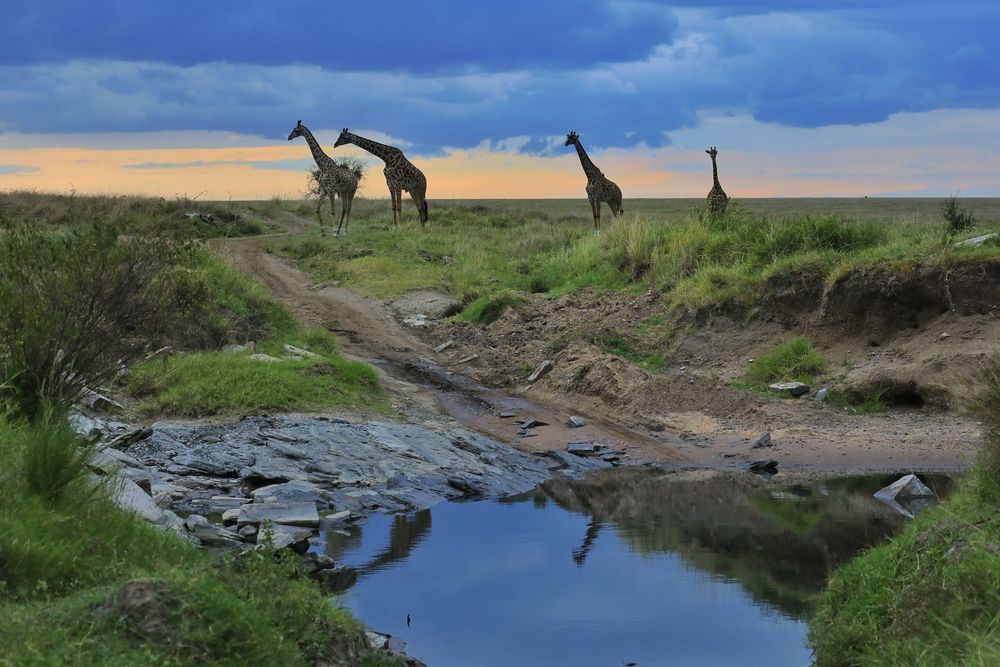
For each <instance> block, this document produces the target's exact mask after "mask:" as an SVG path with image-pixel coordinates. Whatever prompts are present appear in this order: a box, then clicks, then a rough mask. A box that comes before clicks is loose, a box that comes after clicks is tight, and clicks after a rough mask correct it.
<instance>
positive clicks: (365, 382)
mask: <svg viewBox="0 0 1000 667" xmlns="http://www.w3.org/2000/svg"><path fill="white" fill-rule="evenodd" d="M311 341H312V342H311V344H310V342H309V340H307V341H306V342H299V341H298V340H295V341H294V342H295V343H297V346H305V347H307V348H308V349H310V351H313V352H314V353H318V354H320V355H321V358H320V359H312V358H304V359H301V360H298V361H284V360H283V361H278V362H267V361H257V360H254V359H250V353H249V352H245V353H227V352H199V353H191V354H185V355H180V356H173V357H171V358H169V359H167V360H165V361H162V360H156V359H154V360H151V361H149V362H147V363H145V364H142V365H139V366H137V367H136V368H134V369H133V372H132V374H131V375H130V378H129V382H128V385H127V391H128V393H129V395H131V396H133V397H134V398H137V399H138V400H139V401H140V403H139V406H138V410H139V411H140V412H141V413H142V414H145V415H157V414H163V415H170V416H175V417H203V416H207V415H219V414H226V415H245V414H254V413H259V412H262V411H280V412H316V411H320V410H323V409H327V408H331V407H353V408H364V409H366V410H370V411H380V410H385V409H386V401H385V398H384V396H383V395H382V392H381V389H380V388H379V382H378V376H377V375H376V373H375V371H374V370H373V369H372V368H371V366H368V365H367V364H363V363H359V362H355V361H347V360H344V359H342V358H341V357H339V356H338V355H336V354H335V353H334V352H333V350H332V345H328V346H327V347H326V349H325V350H324V348H323V346H322V345H318V344H317V343H319V342H320V341H322V338H317V336H315V335H313V336H312V337H311ZM259 351H260V352H262V353H265V354H267V353H269V354H271V356H277V357H278V358H280V357H282V356H288V353H287V352H285V351H284V350H283V349H281V345H280V344H279V343H278V342H273V341H272V342H271V343H269V344H265V345H262V346H260V348H259Z"/></svg>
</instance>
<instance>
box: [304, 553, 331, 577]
mask: <svg viewBox="0 0 1000 667" xmlns="http://www.w3.org/2000/svg"><path fill="white" fill-rule="evenodd" d="M302 564H303V565H304V566H305V568H306V569H307V570H308V571H309V572H310V573H313V572H316V571H317V570H326V569H329V568H331V567H334V562H333V559H332V558H330V557H329V556H327V555H326V554H321V553H317V552H315V551H307V552H306V553H304V554H303V555H302Z"/></svg>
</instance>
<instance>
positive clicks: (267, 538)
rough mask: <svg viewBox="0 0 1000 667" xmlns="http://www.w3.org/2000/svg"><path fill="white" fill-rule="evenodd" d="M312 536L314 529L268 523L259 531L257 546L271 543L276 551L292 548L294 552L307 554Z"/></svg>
mask: <svg viewBox="0 0 1000 667" xmlns="http://www.w3.org/2000/svg"><path fill="white" fill-rule="evenodd" d="M312 535H313V530H312V528H303V527H301V526H289V525H286V524H280V523H267V524H265V525H264V526H263V527H261V528H260V529H258V531H257V546H258V547H262V546H264V545H266V544H268V543H270V545H271V546H272V547H273V548H274V549H288V548H291V549H293V550H294V551H299V552H305V550H306V549H308V548H309V538H310V537H312Z"/></svg>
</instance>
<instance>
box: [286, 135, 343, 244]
mask: <svg viewBox="0 0 1000 667" xmlns="http://www.w3.org/2000/svg"><path fill="white" fill-rule="evenodd" d="M295 137H305V138H306V143H307V144H309V150H311V151H312V154H313V159H314V160H316V166H317V167H319V175H318V177H317V179H316V181H317V182H318V183H319V201H318V202H317V203H316V217H317V218H319V233H320V235H322V234H323V214H322V212H321V211H320V208H321V207H322V206H323V197H324V195H325V196H328V197H329V198H330V216H331V217H336V216H337V201H336V197H337V195H340V224H339V225H337V235H338V236H339V235H340V228H341V226H343V228H344V234H345V235H346V234H347V224H348V222H349V221H350V219H351V206H352V205H353V204H354V193H355V192H357V191H358V179H359V178H360V177H361V175H360V174H359V173H357V172H356V171H352V170H350V169H348V168H347V167H344V166H342V165H339V164H337V162H336V161H335V160H334V159H333V158H331V157H330V156H329V155H327V154H326V153H324V152H323V148H322V146H320V145H319V142H318V141H316V137H314V136H313V133H312V132H310V131H309V128H308V127H306V126H305V125H303V124H302V121H301V120H300V121H299V122H298V123H297V124H296V125H295V127H294V128H292V131H291V132H289V134H288V140H289V141H291V140H292V139H294V138H295Z"/></svg>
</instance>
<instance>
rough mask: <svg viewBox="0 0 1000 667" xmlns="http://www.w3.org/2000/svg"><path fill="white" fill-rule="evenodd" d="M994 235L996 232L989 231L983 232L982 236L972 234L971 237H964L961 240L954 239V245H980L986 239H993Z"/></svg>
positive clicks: (995, 235)
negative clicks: (987, 232)
mask: <svg viewBox="0 0 1000 667" xmlns="http://www.w3.org/2000/svg"><path fill="white" fill-rule="evenodd" d="M996 237H997V233H996V232H990V233H989V234H983V235H982V236H973V237H972V238H971V239H964V240H962V241H956V242H955V246H956V247H962V246H977V245H982V244H983V243H985V242H986V241H989V240H990V239H994V238H996Z"/></svg>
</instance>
